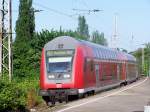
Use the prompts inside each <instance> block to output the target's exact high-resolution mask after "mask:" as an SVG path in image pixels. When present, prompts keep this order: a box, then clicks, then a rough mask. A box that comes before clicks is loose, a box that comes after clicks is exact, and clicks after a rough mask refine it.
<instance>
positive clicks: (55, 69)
mask: <svg viewBox="0 0 150 112" xmlns="http://www.w3.org/2000/svg"><path fill="white" fill-rule="evenodd" d="M71 60H72V57H49V58H48V63H47V72H48V73H68V72H71Z"/></svg>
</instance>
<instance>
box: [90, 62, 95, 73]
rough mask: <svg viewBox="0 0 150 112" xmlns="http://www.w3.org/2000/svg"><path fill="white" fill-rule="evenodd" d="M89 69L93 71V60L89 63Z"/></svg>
mask: <svg viewBox="0 0 150 112" xmlns="http://www.w3.org/2000/svg"><path fill="white" fill-rule="evenodd" d="M90 68H91V71H93V70H94V61H93V60H91V61H90Z"/></svg>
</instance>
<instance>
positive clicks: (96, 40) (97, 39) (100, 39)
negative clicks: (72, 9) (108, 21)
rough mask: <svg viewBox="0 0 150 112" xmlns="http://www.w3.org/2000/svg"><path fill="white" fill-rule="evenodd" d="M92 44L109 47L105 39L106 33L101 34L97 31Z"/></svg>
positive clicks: (93, 35)
mask: <svg viewBox="0 0 150 112" xmlns="http://www.w3.org/2000/svg"><path fill="white" fill-rule="evenodd" d="M92 42H94V43H97V44H100V45H104V46H107V40H106V39H105V37H104V33H103V32H102V33H99V31H97V30H96V31H93V33H92Z"/></svg>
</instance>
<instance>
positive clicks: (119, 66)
mask: <svg viewBox="0 0 150 112" xmlns="http://www.w3.org/2000/svg"><path fill="white" fill-rule="evenodd" d="M120 74H121V64H120V63H118V64H117V80H120Z"/></svg>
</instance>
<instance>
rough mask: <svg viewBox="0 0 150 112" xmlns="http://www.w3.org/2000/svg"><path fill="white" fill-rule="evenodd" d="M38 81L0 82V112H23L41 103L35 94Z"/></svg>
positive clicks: (40, 99)
mask: <svg viewBox="0 0 150 112" xmlns="http://www.w3.org/2000/svg"><path fill="white" fill-rule="evenodd" d="M37 90H38V80H34V81H33V80H32V81H29V80H24V81H12V82H11V83H10V82H8V81H6V80H0V111H2V112H6V111H7V112H8V111H11V112H16V111H18V112H23V111H27V109H30V108H33V107H34V106H36V105H38V104H40V103H41V102H42V98H41V97H39V96H38V94H37Z"/></svg>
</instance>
